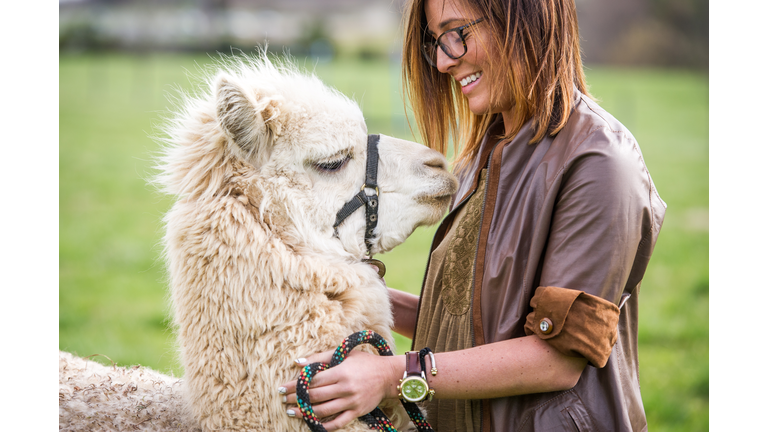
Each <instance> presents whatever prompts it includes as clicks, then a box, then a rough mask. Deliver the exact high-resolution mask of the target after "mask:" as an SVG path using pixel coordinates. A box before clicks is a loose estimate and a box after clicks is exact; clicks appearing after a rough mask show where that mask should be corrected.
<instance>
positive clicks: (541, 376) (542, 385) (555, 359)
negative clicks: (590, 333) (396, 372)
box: [390, 335, 587, 399]
mask: <svg viewBox="0 0 768 432" xmlns="http://www.w3.org/2000/svg"><path fill="white" fill-rule="evenodd" d="M417 348H418V347H417ZM400 363H402V361H399V362H398V365H400ZM435 363H436V365H437V370H438V373H437V375H436V376H432V375H430V374H429V372H427V381H428V382H429V386H430V388H432V389H434V390H435V397H436V398H438V399H489V398H497V397H505V396H515V395H521V394H529V393H542V392H548V391H558V390H567V389H569V388H572V387H573V386H575V385H576V383H577V382H578V380H579V377H580V376H581V372H582V371H583V370H584V367H585V366H586V364H587V360H586V359H584V358H577V357H568V356H565V355H563V354H561V353H560V352H559V351H557V350H556V349H554V348H552V347H551V346H549V344H547V343H546V342H544V341H543V340H541V339H539V338H538V337H537V336H535V335H532V336H526V337H522V338H516V339H511V340H506V341H502V342H496V343H492V344H487V345H481V346H479V347H475V348H470V349H466V350H460V351H452V352H444V353H438V354H435ZM426 366H427V371H429V369H430V368H431V365H430V361H429V357H427V365H426ZM401 367H402V368H404V367H405V366H404V363H403V365H402V366H401ZM390 396H391V395H390Z"/></svg>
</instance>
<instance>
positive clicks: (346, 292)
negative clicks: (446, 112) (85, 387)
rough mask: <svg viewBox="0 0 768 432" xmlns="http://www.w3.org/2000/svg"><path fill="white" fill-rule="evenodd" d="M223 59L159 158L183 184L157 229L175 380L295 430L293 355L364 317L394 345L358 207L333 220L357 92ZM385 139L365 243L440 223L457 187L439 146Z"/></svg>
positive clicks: (208, 403) (226, 422)
mask: <svg viewBox="0 0 768 432" xmlns="http://www.w3.org/2000/svg"><path fill="white" fill-rule="evenodd" d="M220 66H221V68H222V69H223V70H221V71H219V72H218V73H216V74H215V75H213V76H212V77H211V78H210V79H209V85H210V92H207V93H205V94H203V95H201V96H199V97H196V98H187V99H186V100H185V104H184V108H183V109H182V111H181V113H179V115H178V116H177V118H176V119H175V120H174V121H173V122H172V124H171V125H170V126H169V128H168V129H167V132H168V136H169V138H168V140H167V144H168V145H167V147H166V151H165V154H164V156H163V158H162V162H161V166H160V169H161V171H162V174H161V175H160V176H159V182H160V183H161V184H162V185H163V187H164V189H165V190H166V191H167V192H168V193H171V194H173V195H175V196H176V197H177V198H178V200H177V202H176V203H175V205H174V206H173V208H172V209H171V211H170V212H169V213H168V215H167V216H166V224H167V233H166V236H165V243H166V251H167V257H168V264H169V270H170V279H171V298H172V303H173V311H174V323H175V325H176V328H177V334H178V342H179V347H180V351H181V359H182V363H183V365H184V368H185V376H184V379H183V387H184V390H183V393H184V397H185V399H186V401H187V402H188V407H189V409H190V411H191V412H192V414H193V418H194V420H195V422H197V424H199V425H200V426H201V427H202V429H203V430H206V431H207V430H259V431H289V430H293V431H304V430H306V426H305V425H304V424H303V421H302V420H301V419H298V418H290V417H288V416H286V414H285V407H284V406H283V404H282V403H281V401H280V395H279V394H278V393H277V387H278V385H279V384H281V383H283V382H286V381H289V380H291V379H294V378H295V377H296V376H297V375H298V373H299V368H298V367H297V366H295V364H294V363H293V360H294V359H296V358H299V357H303V356H306V355H308V354H312V353H316V352H321V351H326V350H329V349H333V348H334V347H336V346H337V345H338V344H339V343H340V342H341V341H342V340H343V339H344V337H346V336H348V335H349V334H351V333H354V332H355V331H358V330H363V329H370V330H373V331H375V332H377V333H379V334H381V335H382V336H384V337H385V338H386V339H387V340H388V341H389V343H390V344H393V340H392V336H391V332H390V329H391V327H392V324H393V322H392V315H391V310H390V304H389V298H388V295H387V290H386V287H385V286H384V283H383V282H382V280H381V279H380V278H379V277H378V275H377V273H376V271H375V270H374V269H373V268H372V267H371V266H370V265H368V264H365V263H364V262H362V259H363V258H364V256H365V254H366V244H365V241H364V235H365V220H364V219H365V216H364V211H363V210H362V209H360V210H358V211H356V212H355V213H354V214H353V215H352V216H350V217H349V218H348V219H346V220H345V221H344V222H343V223H342V224H341V225H340V226H339V227H338V229H337V230H334V228H333V225H334V221H335V219H336V213H337V212H338V211H339V210H340V209H341V208H342V206H343V205H344V203H345V202H347V201H348V200H350V198H352V197H353V196H354V195H355V194H356V193H358V191H359V190H360V189H361V186H362V185H363V183H364V179H365V172H366V169H365V164H366V156H367V155H366V153H367V150H366V143H367V131H366V126H365V123H364V120H363V116H362V113H361V112H360V109H359V108H358V106H357V105H356V104H355V103H354V102H352V101H351V100H349V99H347V98H346V97H344V96H343V95H341V94H340V93H338V92H336V91H334V90H332V89H329V88H327V87H325V86H324V85H323V84H322V83H321V82H320V81H319V80H318V79H317V78H316V77H313V76H306V75H303V74H301V73H298V72H297V71H296V70H294V69H293V68H291V67H290V66H275V65H273V64H272V63H271V62H270V61H269V60H268V59H267V58H266V56H261V57H260V58H244V59H240V60H237V62H236V63H235V62H230V63H228V64H226V65H220ZM378 151H379V155H380V161H379V163H378V177H379V179H378V192H379V200H378V202H379V203H378V204H379V205H378V208H379V213H378V225H377V227H376V229H375V231H374V237H373V239H372V247H371V252H372V253H379V252H384V251H387V250H389V249H391V248H393V247H394V246H396V245H398V244H400V243H402V242H403V241H404V240H405V239H406V237H408V235H410V234H411V233H412V232H413V230H414V229H415V228H416V227H418V226H419V225H424V224H433V223H435V222H437V221H438V220H439V218H440V217H441V216H442V215H443V213H444V212H445V210H446V208H447V206H448V202H449V199H450V196H451V195H452V194H453V193H454V192H455V190H456V180H455V179H454V177H453V176H452V175H450V174H449V173H448V172H447V171H446V169H445V167H446V163H445V159H444V158H443V156H442V155H440V154H439V153H437V152H434V151H432V150H429V149H427V148H426V147H424V146H421V145H419V144H416V143H411V142H408V141H403V140H398V139H395V138H390V137H386V136H381V139H380V141H379V145H378ZM371 192H372V191H371ZM60 396H61V392H60ZM392 410H394V411H390V412H391V413H393V414H394V416H393V420H394V421H396V422H399V425H400V426H403V425H404V424H406V422H407V417H406V416H405V413H404V412H403V411H402V410H401V409H400V408H398V407H393V408H392ZM345 430H355V431H363V430H367V428H366V427H365V425H364V424H362V423H360V422H353V423H352V424H351V425H350V426H349V427H347V428H346V429H345Z"/></svg>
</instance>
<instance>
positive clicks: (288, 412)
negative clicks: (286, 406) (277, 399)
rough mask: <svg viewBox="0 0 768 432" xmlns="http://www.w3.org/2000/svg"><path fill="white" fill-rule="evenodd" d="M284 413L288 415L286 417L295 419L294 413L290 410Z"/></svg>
mask: <svg viewBox="0 0 768 432" xmlns="http://www.w3.org/2000/svg"><path fill="white" fill-rule="evenodd" d="M285 413H286V414H288V417H296V411H294V410H292V409H291V410H288V411H286V412H285Z"/></svg>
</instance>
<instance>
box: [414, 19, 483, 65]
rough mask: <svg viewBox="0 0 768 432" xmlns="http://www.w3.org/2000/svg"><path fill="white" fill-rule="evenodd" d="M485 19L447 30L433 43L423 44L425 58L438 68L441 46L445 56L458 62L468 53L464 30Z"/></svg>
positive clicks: (425, 42) (432, 41) (426, 42)
mask: <svg viewBox="0 0 768 432" xmlns="http://www.w3.org/2000/svg"><path fill="white" fill-rule="evenodd" d="M484 19H485V18H478V19H476V20H474V21H472V22H471V23H468V24H464V25H463V26H461V27H456V28H452V29H450V30H446V31H445V32H443V34H441V35H440V36H438V37H437V39H434V40H431V41H424V42H423V43H422V44H421V52H422V54H424V58H425V59H427V62H429V64H430V65H432V66H433V67H437V46H438V45H440V49H442V50H443V52H444V53H445V55H447V56H448V57H450V58H452V59H454V60H456V59H459V58H461V57H463V56H464V54H466V53H467V41H466V39H465V36H464V29H466V28H467V27H469V26H473V25H475V24H477V23H479V22H480V21H482V20H484Z"/></svg>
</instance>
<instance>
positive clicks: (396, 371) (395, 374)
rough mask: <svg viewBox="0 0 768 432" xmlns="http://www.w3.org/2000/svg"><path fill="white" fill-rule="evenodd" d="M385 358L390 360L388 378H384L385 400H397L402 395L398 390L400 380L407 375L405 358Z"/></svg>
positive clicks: (397, 356)
mask: <svg viewBox="0 0 768 432" xmlns="http://www.w3.org/2000/svg"><path fill="white" fill-rule="evenodd" d="M384 358H386V359H387V360H388V365H389V367H388V368H387V370H388V371H387V374H386V377H385V378H384V386H385V388H384V398H386V399H397V398H398V394H399V393H400V392H399V391H398V390H397V386H398V385H400V380H401V379H402V378H403V374H405V356H404V355H396V356H392V357H384Z"/></svg>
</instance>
